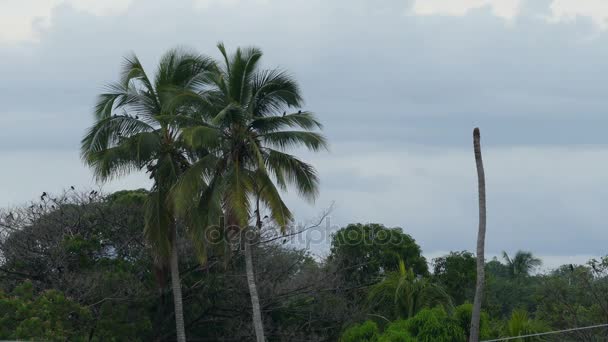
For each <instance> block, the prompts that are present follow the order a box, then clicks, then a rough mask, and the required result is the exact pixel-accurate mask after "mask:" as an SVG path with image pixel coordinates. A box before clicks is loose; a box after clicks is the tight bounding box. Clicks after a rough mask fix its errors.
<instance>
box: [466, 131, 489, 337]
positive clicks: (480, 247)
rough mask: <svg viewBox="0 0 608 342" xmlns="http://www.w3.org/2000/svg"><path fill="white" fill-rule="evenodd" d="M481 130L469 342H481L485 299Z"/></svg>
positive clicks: (477, 140) (476, 137)
mask: <svg viewBox="0 0 608 342" xmlns="http://www.w3.org/2000/svg"><path fill="white" fill-rule="evenodd" d="M480 139H481V138H480V134H479V128H475V130H473V149H474V151H475V164H476V166H477V189H478V192H479V232H478V233H477V285H476V287H475V300H474V301H473V313H472V314H471V336H469V342H479V321H480V316H481V301H482V298H483V288H484V280H485V279H484V278H485V257H484V253H485V242H486V180H485V173H484V170H483V161H482V159H481V144H480Z"/></svg>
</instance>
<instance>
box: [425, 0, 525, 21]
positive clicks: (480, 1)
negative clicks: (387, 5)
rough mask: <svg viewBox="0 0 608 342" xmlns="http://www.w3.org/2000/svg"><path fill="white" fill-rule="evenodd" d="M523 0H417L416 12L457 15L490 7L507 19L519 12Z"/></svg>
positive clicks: (493, 11)
mask: <svg viewBox="0 0 608 342" xmlns="http://www.w3.org/2000/svg"><path fill="white" fill-rule="evenodd" d="M520 3H521V0H416V2H415V3H414V8H413V9H414V13H415V14H418V15H457V16H462V15H465V14H467V13H468V12H469V11H471V10H474V9H478V8H483V7H488V8H490V9H491V11H492V13H493V14H494V15H496V16H498V17H501V18H505V19H513V18H514V17H515V16H516V15H517V14H518V13H519V6H520Z"/></svg>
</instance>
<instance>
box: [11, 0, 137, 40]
mask: <svg viewBox="0 0 608 342" xmlns="http://www.w3.org/2000/svg"><path fill="white" fill-rule="evenodd" d="M130 2H131V0H27V1H23V0H6V1H3V3H2V5H1V6H2V11H0V42H1V41H5V42H6V41H8V42H17V41H23V40H36V39H37V38H39V37H38V35H39V31H40V30H44V29H46V28H48V27H49V26H50V25H51V24H52V23H51V17H52V13H53V10H54V9H55V8H56V7H58V6H66V5H67V6H72V7H73V8H75V9H77V10H79V11H83V12H86V13H90V14H94V15H113V14H117V13H120V12H123V11H125V10H126V9H127V8H128V6H129V4H130Z"/></svg>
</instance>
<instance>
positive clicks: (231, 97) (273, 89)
mask: <svg viewBox="0 0 608 342" xmlns="http://www.w3.org/2000/svg"><path fill="white" fill-rule="evenodd" d="M218 48H219V50H220V52H221V54H222V57H223V61H222V62H218V63H217V68H216V70H215V73H214V74H213V75H212V76H211V77H209V78H208V79H207V82H208V84H207V88H206V90H205V92H203V93H199V94H191V95H192V96H191V98H190V99H188V102H189V103H191V104H192V105H193V107H195V108H197V110H196V111H195V112H194V113H193V114H192V115H191V117H192V118H193V119H196V120H198V125H194V126H191V127H186V128H184V129H183V130H182V136H183V137H184V140H185V141H186V142H187V143H188V144H189V145H190V146H192V148H195V149H201V150H206V151H208V154H207V155H206V156H205V157H204V158H201V159H200V160H199V161H198V162H196V163H194V164H193V165H192V167H191V168H190V169H189V170H188V171H186V172H185V173H184V175H183V177H182V178H181V180H180V182H179V183H178V185H177V186H176V187H175V191H174V193H175V194H176V195H175V197H176V207H177V208H178V210H179V211H180V213H182V214H185V216H186V217H189V221H190V222H196V223H197V224H196V225H195V226H196V227H199V229H207V227H208V226H209V225H214V224H217V222H218V221H217V219H218V216H219V215H225V217H226V220H227V223H228V225H229V231H231V232H235V231H238V232H240V233H246V232H252V233H257V232H256V231H255V230H252V229H250V228H249V225H250V222H251V219H252V218H253V219H254V221H255V223H254V227H255V228H257V229H258V230H259V228H260V227H261V224H262V220H261V210H262V209H263V208H266V210H267V211H268V216H269V219H270V220H271V221H273V222H274V223H275V224H276V225H277V226H278V227H279V228H280V229H281V231H284V230H285V228H286V227H287V225H288V224H289V223H290V222H291V220H292V213H291V212H290V211H289V208H287V206H286V205H285V203H284V202H283V200H282V198H281V195H280V191H279V190H286V189H287V187H288V186H294V187H295V188H296V189H297V191H298V192H299V194H300V195H301V196H303V197H304V198H306V199H308V200H311V201H312V200H314V199H315V197H316V195H317V193H318V183H319V180H318V176H317V173H316V171H315V169H314V167H313V166H311V165H309V164H307V163H305V162H303V161H301V160H300V159H298V158H296V157H295V156H293V155H291V154H288V153H287V150H288V149H290V148H293V147H301V146H303V147H305V148H307V149H309V150H312V151H319V150H321V149H324V148H326V147H327V143H326V141H325V138H324V137H323V136H322V135H321V134H320V133H318V132H315V131H314V130H315V129H320V128H321V124H320V123H319V121H317V119H316V118H315V116H314V115H313V114H312V113H310V112H305V111H301V110H298V111H297V112H292V113H288V112H287V111H295V109H297V108H300V107H301V105H302V96H301V94H300V89H299V87H298V85H297V83H296V81H295V80H294V79H293V78H292V77H290V76H289V75H288V74H287V73H286V72H284V71H282V70H279V69H272V70H261V69H260V68H259V61H260V58H261V57H262V52H261V51H260V50H259V49H257V48H247V49H240V48H239V49H237V50H236V52H235V53H234V54H231V55H228V54H227V53H226V50H225V48H224V46H223V45H222V44H221V43H220V44H218ZM192 203H196V207H192V205H191V204H192ZM254 214H255V215H254ZM246 235H248V234H246ZM198 236H199V238H201V237H204V236H206V233H205V232H204V231H203V232H200V233H199V234H198ZM251 242H252V241H251V240H250V239H246V240H245V241H244V251H245V264H246V273H247V283H248V287H249V292H250V295H251V304H252V307H253V325H254V329H255V334H256V337H257V341H264V340H265V337H264V328H263V322H262V314H261V308H260V303H259V297H258V294H257V288H256V284H255V274H254V270H253V261H252V259H253V256H252V246H251Z"/></svg>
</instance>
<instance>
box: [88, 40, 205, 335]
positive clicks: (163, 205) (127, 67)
mask: <svg viewBox="0 0 608 342" xmlns="http://www.w3.org/2000/svg"><path fill="white" fill-rule="evenodd" d="M210 69H211V62H210V61H209V60H208V59H206V58H204V57H202V56H200V55H197V54H194V53H189V52H184V51H180V50H171V51H169V52H168V53H166V54H165V55H164V56H163V57H162V58H161V61H160V63H159V66H158V72H157V74H156V77H155V79H153V80H152V79H150V78H149V77H148V75H147V74H146V72H145V71H144V68H143V66H142V65H141V63H140V61H139V59H138V58H137V57H136V56H131V57H128V58H126V59H125V64H124V67H123V70H122V75H121V79H120V81H119V82H117V83H114V84H111V85H110V86H109V87H108V90H109V91H108V92H107V93H104V94H101V95H100V96H99V99H98V101H97V105H96V107H95V123H94V125H93V126H92V127H91V128H90V129H89V130H88V131H87V133H86V135H85V137H84V138H83V139H82V148H81V150H82V157H83V159H84V161H85V162H86V163H87V164H88V165H89V166H90V167H91V168H92V169H93V172H94V173H95V175H96V177H97V178H98V179H99V180H104V181H105V180H108V179H111V178H113V177H118V176H122V175H125V174H127V173H129V172H131V171H140V170H143V169H144V168H145V169H147V172H148V173H149V174H150V178H151V179H152V180H153V181H154V185H153V187H152V191H151V192H150V193H149V195H148V198H147V201H146V212H145V223H146V224H145V233H146V237H147V239H148V241H150V242H151V243H152V244H153V246H154V251H155V254H156V255H157V256H158V257H159V260H161V261H160V263H162V264H164V263H166V261H167V260H168V263H169V268H170V270H171V279H172V282H171V284H172V289H173V296H174V305H175V320H176V327H177V338H178V340H179V341H180V342H181V341H185V331H184V318H183V304H182V298H181V285H180V281H179V269H178V267H179V266H178V259H177V258H178V254H177V253H178V252H177V238H176V221H175V215H174V212H173V210H172V208H171V205H170V204H169V203H168V198H167V195H168V192H169V190H170V189H171V187H172V186H173V185H174V184H175V183H176V181H177V179H178V177H179V176H180V174H181V173H182V172H183V171H184V170H185V169H186V168H188V166H189V164H190V159H189V158H188V157H189V155H188V154H187V153H186V152H187V151H185V150H184V148H183V142H182V141H181V136H180V130H179V127H180V125H179V123H181V120H180V118H181V117H182V115H181V114H182V113H181V111H180V110H179V108H178V107H176V106H175V102H176V101H175V99H176V98H179V97H180V96H182V95H183V94H185V93H189V92H193V91H196V90H197V89H198V87H199V86H200V85H201V80H202V79H203V75H205V73H207V72H208V71H209V70H210Z"/></svg>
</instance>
